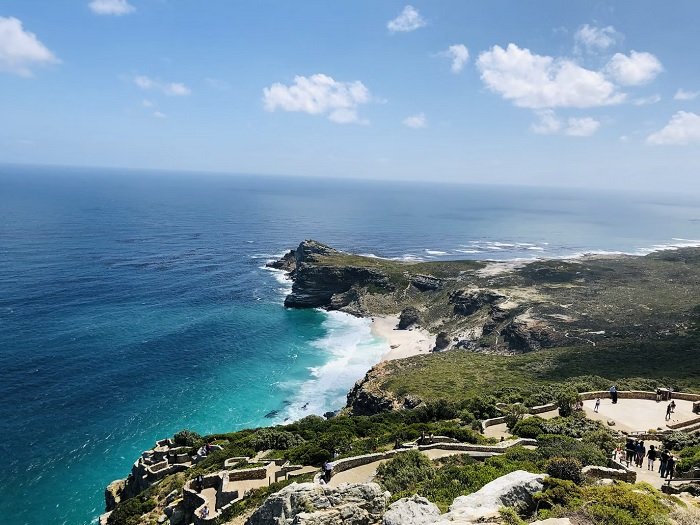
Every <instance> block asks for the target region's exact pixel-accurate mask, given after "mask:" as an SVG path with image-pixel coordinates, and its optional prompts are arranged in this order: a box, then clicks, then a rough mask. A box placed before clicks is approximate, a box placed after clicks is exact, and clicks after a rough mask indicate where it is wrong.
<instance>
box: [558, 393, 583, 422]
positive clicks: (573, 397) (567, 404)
mask: <svg viewBox="0 0 700 525" xmlns="http://www.w3.org/2000/svg"><path fill="white" fill-rule="evenodd" d="M579 401H581V396H580V395H579V393H578V392H577V391H576V390H574V389H573V388H564V389H562V390H560V391H559V392H558V393H557V396H556V403H557V406H558V407H559V415H560V416H564V417H566V416H570V415H571V414H573V412H574V408H575V407H576V405H577V404H578V402H579Z"/></svg>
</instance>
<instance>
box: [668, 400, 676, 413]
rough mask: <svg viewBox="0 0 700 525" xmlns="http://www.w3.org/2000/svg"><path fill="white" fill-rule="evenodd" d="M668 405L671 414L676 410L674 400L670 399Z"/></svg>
mask: <svg viewBox="0 0 700 525" xmlns="http://www.w3.org/2000/svg"><path fill="white" fill-rule="evenodd" d="M669 406H670V407H671V414H673V413H674V412H675V411H676V402H675V401H671V404H670V405H669Z"/></svg>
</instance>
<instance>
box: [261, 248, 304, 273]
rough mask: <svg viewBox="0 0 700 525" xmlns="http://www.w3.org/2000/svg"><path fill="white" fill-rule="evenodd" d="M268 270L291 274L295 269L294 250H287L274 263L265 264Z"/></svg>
mask: <svg viewBox="0 0 700 525" xmlns="http://www.w3.org/2000/svg"><path fill="white" fill-rule="evenodd" d="M265 266H267V267H268V268H274V269H275V270H283V271H285V272H289V273H292V272H293V271H294V270H295V269H296V267H297V261H296V252H295V250H289V251H288V252H287V253H285V254H284V255H283V256H282V258H281V259H278V260H276V261H271V262H269V263H267V264H265Z"/></svg>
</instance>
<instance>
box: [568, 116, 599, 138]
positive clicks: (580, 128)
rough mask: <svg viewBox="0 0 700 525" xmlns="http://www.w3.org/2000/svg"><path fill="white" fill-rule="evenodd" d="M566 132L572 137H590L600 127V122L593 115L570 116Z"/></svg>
mask: <svg viewBox="0 0 700 525" xmlns="http://www.w3.org/2000/svg"><path fill="white" fill-rule="evenodd" d="M567 124H568V125H567V127H566V129H565V130H564V133H565V134H567V135H569V136H571V137H590V136H591V135H593V134H594V133H595V132H596V131H598V128H599V127H600V122H599V121H597V120H596V119H594V118H591V117H582V118H570V119H569V120H568V121H567Z"/></svg>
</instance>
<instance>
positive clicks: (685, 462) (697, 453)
mask: <svg viewBox="0 0 700 525" xmlns="http://www.w3.org/2000/svg"><path fill="white" fill-rule="evenodd" d="M678 457H679V458H680V461H679V462H678V467H677V468H678V472H689V471H691V470H692V469H694V468H696V467H698V468H700V446H696V447H689V448H684V449H683V450H681V451H680V453H679V454H678Z"/></svg>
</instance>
